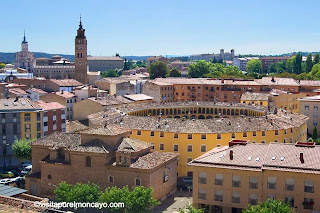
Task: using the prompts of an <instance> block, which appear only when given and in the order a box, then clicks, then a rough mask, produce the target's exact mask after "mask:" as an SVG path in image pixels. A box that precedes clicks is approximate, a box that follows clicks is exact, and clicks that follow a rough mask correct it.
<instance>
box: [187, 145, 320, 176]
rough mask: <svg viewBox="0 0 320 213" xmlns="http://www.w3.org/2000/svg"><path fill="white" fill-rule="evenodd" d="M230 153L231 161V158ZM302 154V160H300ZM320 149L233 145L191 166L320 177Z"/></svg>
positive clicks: (202, 158)
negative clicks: (311, 174)
mask: <svg viewBox="0 0 320 213" xmlns="http://www.w3.org/2000/svg"><path fill="white" fill-rule="evenodd" d="M230 150H232V151H233V158H232V159H231V158H230ZM300 153H303V159H304V161H303V162H301V161H300ZM319 156H320V146H312V145H310V146H298V145H296V144H292V143H270V144H255V143H249V144H247V145H235V146H232V147H227V148H225V149H222V150H221V151H218V152H211V153H209V154H207V153H206V154H204V155H202V156H200V157H198V158H196V159H195V160H193V161H192V162H191V163H190V165H192V166H208V167H218V168H229V169H242V170H247V169H249V170H252V169H257V170H264V169H266V170H277V171H294V172H303V173H313V174H320V158H319Z"/></svg>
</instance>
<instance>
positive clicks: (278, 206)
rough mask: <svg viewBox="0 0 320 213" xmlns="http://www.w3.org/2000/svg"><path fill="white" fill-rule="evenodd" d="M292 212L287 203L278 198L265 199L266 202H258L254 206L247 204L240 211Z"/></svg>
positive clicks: (246, 212)
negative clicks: (247, 205) (246, 206)
mask: <svg viewBox="0 0 320 213" xmlns="http://www.w3.org/2000/svg"><path fill="white" fill-rule="evenodd" d="M280 212H281V213H293V210H292V208H291V207H290V206H289V204H286V203H284V202H282V201H280V200H273V199H267V201H266V202H262V203H259V204H258V205H256V206H249V207H248V208H247V209H245V210H242V213H280Z"/></svg>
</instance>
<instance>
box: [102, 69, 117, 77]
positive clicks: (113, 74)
mask: <svg viewBox="0 0 320 213" xmlns="http://www.w3.org/2000/svg"><path fill="white" fill-rule="evenodd" d="M101 75H102V76H103V77H104V78H108V77H119V75H118V73H117V71H116V70H108V71H104V72H102V73H101Z"/></svg>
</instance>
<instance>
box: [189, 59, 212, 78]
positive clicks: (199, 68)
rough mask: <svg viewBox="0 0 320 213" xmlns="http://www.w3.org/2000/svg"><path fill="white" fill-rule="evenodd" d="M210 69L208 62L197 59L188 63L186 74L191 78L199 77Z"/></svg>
mask: <svg viewBox="0 0 320 213" xmlns="http://www.w3.org/2000/svg"><path fill="white" fill-rule="evenodd" d="M209 71H210V62H207V61H202V60H201V61H198V62H195V63H192V64H190V66H189V67H188V75H189V77H191V78H200V77H202V76H203V75H205V74H207V73H209Z"/></svg>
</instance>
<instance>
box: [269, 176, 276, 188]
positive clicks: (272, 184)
mask: <svg viewBox="0 0 320 213" xmlns="http://www.w3.org/2000/svg"><path fill="white" fill-rule="evenodd" d="M276 184H277V178H276V177H268V189H276Z"/></svg>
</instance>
